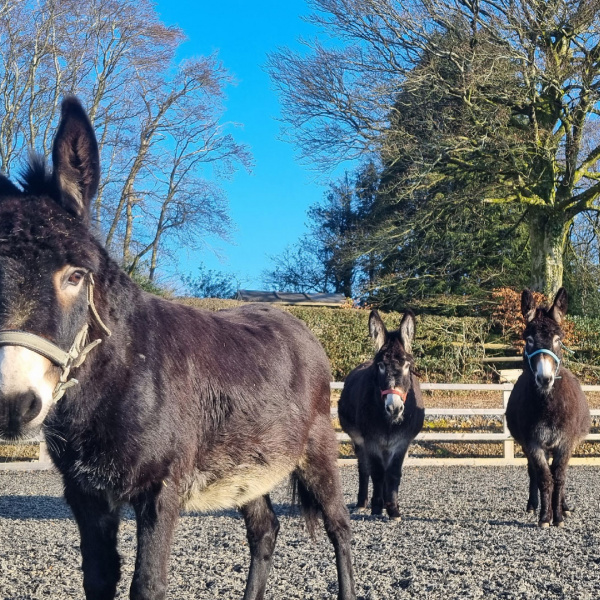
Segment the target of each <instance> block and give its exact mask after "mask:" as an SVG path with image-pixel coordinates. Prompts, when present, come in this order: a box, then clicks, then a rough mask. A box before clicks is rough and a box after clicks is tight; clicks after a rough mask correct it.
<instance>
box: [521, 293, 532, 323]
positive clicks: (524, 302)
mask: <svg viewBox="0 0 600 600" xmlns="http://www.w3.org/2000/svg"><path fill="white" fill-rule="evenodd" d="M521 313H522V314H523V317H524V318H525V323H529V321H532V320H533V317H535V299H534V297H533V294H532V293H531V291H530V290H528V289H524V290H523V293H522V294H521Z"/></svg>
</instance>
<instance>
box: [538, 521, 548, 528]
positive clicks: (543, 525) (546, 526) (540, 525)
mask: <svg viewBox="0 0 600 600" xmlns="http://www.w3.org/2000/svg"><path fill="white" fill-rule="evenodd" d="M538 527H539V528H540V529H548V528H549V527H550V523H548V521H540V522H539V523H538Z"/></svg>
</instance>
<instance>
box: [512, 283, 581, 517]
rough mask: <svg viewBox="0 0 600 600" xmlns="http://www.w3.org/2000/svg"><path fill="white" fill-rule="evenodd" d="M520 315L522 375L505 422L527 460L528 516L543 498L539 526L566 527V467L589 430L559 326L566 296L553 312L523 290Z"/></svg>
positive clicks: (562, 294) (562, 293) (561, 293)
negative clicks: (565, 357)
mask: <svg viewBox="0 0 600 600" xmlns="http://www.w3.org/2000/svg"><path fill="white" fill-rule="evenodd" d="M521 311H522V313H523V316H524V317H525V322H526V326H525V331H524V332H523V337H524V339H525V350H524V353H523V373H522V374H521V376H520V377H519V379H518V380H517V382H516V384H515V387H514V389H513V391H512V392H511V394H510V398H509V400H508V406H507V407H506V421H507V424H508V428H509V430H510V432H511V434H512V436H513V437H514V438H515V440H516V441H517V442H519V444H521V446H522V448H523V452H524V453H525V456H526V457H527V470H528V472H529V500H528V501H527V512H535V511H536V510H537V508H538V501H539V496H541V508H540V518H539V523H538V524H539V526H540V527H549V525H550V523H551V522H552V523H553V524H554V525H556V526H557V527H562V526H563V524H564V517H565V515H568V514H569V512H570V509H569V506H568V505H567V501H566V499H565V491H564V487H565V476H566V471H567V466H568V464H569V460H570V458H571V454H572V453H573V450H574V448H575V446H577V444H578V443H579V442H580V441H581V440H582V439H583V438H584V437H585V436H586V435H587V433H588V432H589V429H590V410H589V407H588V404H587V400H586V399H585V395H584V393H583V392H582V391H581V386H580V385H579V382H578V381H577V379H576V378H575V376H574V375H573V373H571V371H569V370H568V369H566V368H565V367H564V365H563V364H562V341H561V340H562V338H563V335H564V334H563V331H562V329H561V327H560V324H561V322H562V320H563V318H564V316H565V314H566V312H567V293H566V291H565V290H564V288H560V289H559V290H558V292H557V294H556V298H555V299H554V303H553V304H552V306H551V307H550V308H548V307H537V308H536V305H535V300H534V298H533V295H532V293H531V292H530V291H529V290H523V294H522V295H521ZM550 454H551V455H552V464H551V465H550V464H549V463H548V459H549V456H550ZM538 490H539V496H538Z"/></svg>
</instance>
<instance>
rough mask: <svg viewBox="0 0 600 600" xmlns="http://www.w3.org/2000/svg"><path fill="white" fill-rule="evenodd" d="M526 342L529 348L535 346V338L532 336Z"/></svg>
mask: <svg viewBox="0 0 600 600" xmlns="http://www.w3.org/2000/svg"><path fill="white" fill-rule="evenodd" d="M525 341H526V342H527V345H528V346H533V338H532V337H531V336H528V337H527V338H526V339H525Z"/></svg>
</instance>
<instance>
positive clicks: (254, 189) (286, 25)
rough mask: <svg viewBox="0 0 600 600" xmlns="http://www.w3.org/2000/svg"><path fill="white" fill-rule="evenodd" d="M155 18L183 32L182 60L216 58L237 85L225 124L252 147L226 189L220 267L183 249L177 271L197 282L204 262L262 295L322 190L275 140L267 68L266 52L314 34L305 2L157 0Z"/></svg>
mask: <svg viewBox="0 0 600 600" xmlns="http://www.w3.org/2000/svg"><path fill="white" fill-rule="evenodd" d="M157 11H158V13H159V14H160V15H161V17H162V20H163V22H165V23H166V24H168V25H178V26H179V27H180V28H181V29H183V30H184V32H185V34H186V36H187V38H188V41H187V42H186V43H185V44H184V45H183V46H182V49H181V56H182V57H184V56H194V55H206V54H209V53H212V52H214V51H218V53H219V58H220V59H221V60H222V62H223V64H224V66H225V67H226V68H227V69H228V71H229V72H230V73H231V74H232V75H233V76H234V78H235V80H236V82H237V85H236V86H232V87H230V88H229V89H228V92H227V96H228V99H227V102H226V107H227V112H226V114H225V119H226V120H227V121H235V122H237V123H241V124H242V125H243V127H241V128H239V129H237V130H235V132H234V135H235V138H236V140H237V141H238V142H244V143H246V144H247V145H248V146H249V147H250V149H251V151H252V154H253V156H254V163H255V165H254V168H253V169H252V172H251V173H250V174H248V173H246V172H245V171H243V170H240V171H238V172H237V173H236V174H235V176H234V178H233V180H231V181H226V182H225V184H224V186H223V187H224V189H225V191H226V193H227V197H228V199H229V204H230V214H231V217H232V219H233V221H234V222H235V225H236V231H235V232H234V233H233V236H232V239H233V241H234V244H227V243H224V242H221V243H219V244H218V246H219V249H220V253H221V260H219V258H218V257H216V256H215V254H214V253H212V252H210V251H202V252H191V251H185V250H182V251H180V253H179V256H180V260H179V264H178V270H179V272H181V273H190V274H192V275H194V274H195V273H196V272H197V264H198V262H203V263H204V264H205V265H206V266H207V267H209V268H212V269H217V270H221V271H226V272H232V273H235V274H236V275H237V276H239V277H240V278H241V284H242V287H245V288H248V289H259V288H262V287H263V286H262V285H261V273H262V271H263V270H264V269H266V268H269V267H270V266H271V265H272V263H271V261H270V260H269V258H268V257H269V256H273V255H278V254H281V253H282V252H283V250H284V249H285V247H286V246H287V245H289V244H293V243H295V242H296V241H297V240H298V238H299V237H300V236H301V235H302V233H304V232H305V231H306V226H305V223H306V221H307V217H306V211H307V209H308V207H309V206H310V205H311V204H314V203H315V202H318V201H320V200H321V199H322V198H323V195H324V193H325V190H326V182H325V181H324V176H323V175H322V174H317V173H316V172H315V171H311V170H310V169H309V168H308V167H306V166H302V165H300V164H299V163H298V161H297V160H296V159H295V150H294V148H293V146H292V145H291V144H289V143H285V142H283V141H280V140H278V136H279V135H280V123H279V122H278V121H277V120H276V118H277V116H278V114H279V104H278V98H277V95H276V93H275V91H274V90H273V89H272V85H271V82H270V79H269V76H268V74H267V73H266V72H265V69H264V65H265V63H266V60H267V53H268V52H272V51H274V50H276V49H277V48H278V47H281V46H291V47H296V48H297V47H299V46H298V42H297V40H298V38H299V37H300V36H303V37H305V38H306V37H314V35H315V34H316V30H315V29H314V28H313V27H312V26H310V25H308V24H307V23H305V22H304V21H302V20H301V16H303V15H304V16H305V15H307V14H309V12H310V11H309V9H308V6H307V4H306V2H305V0H278V1H276V0H262V1H259V2H250V1H248V0H244V1H242V0H222V1H220V2H206V1H203V2H197V1H196V2H194V1H187V2H186V1H178V0H170V1H167V0H160V1H159V2H158V3H157Z"/></svg>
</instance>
